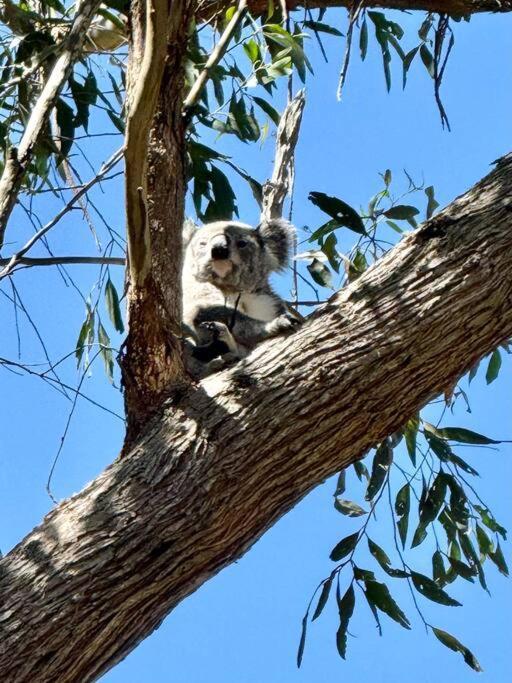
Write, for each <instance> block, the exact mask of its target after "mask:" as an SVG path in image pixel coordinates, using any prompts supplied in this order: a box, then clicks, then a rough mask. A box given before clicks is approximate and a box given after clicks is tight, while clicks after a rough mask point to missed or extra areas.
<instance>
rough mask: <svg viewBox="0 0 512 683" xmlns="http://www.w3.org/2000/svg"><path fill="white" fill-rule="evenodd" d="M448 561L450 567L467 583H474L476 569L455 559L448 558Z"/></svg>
mask: <svg viewBox="0 0 512 683" xmlns="http://www.w3.org/2000/svg"><path fill="white" fill-rule="evenodd" d="M448 561H449V562H450V566H451V568H452V569H453V571H454V572H455V573H456V574H458V575H459V576H461V577H462V578H463V579H466V581H469V582H470V583H474V576H475V575H476V574H477V571H476V569H473V568H472V567H470V566H469V565H467V564H466V563H465V562H462V561H461V560H456V559H455V558H454V557H448Z"/></svg>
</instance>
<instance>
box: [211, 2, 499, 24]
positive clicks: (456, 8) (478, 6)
mask: <svg viewBox="0 0 512 683" xmlns="http://www.w3.org/2000/svg"><path fill="white" fill-rule="evenodd" d="M284 1H285V2H286V6H287V8H288V10H289V11H293V10H296V9H299V8H301V7H306V6H307V7H308V8H309V9H318V8H329V7H346V8H348V9H350V8H351V7H352V5H353V4H354V3H353V0H284ZM364 5H365V6H366V7H370V8H382V9H399V10H400V9H403V10H420V11H426V12H438V13H445V14H458V15H461V14H462V15H469V14H475V13H478V12H510V11H512V1H511V0H365V2H364ZM225 6H226V3H225V2H224V0H209V1H207V2H204V3H202V4H201V5H200V7H199V12H198V13H199V18H200V19H201V20H208V19H211V18H212V17H213V16H215V14H216V13H217V12H219V11H221V10H222V9H223V8H225ZM248 6H249V11H250V12H251V14H253V15H256V16H257V15H260V14H264V13H265V12H267V11H268V2H267V0H249V1H248Z"/></svg>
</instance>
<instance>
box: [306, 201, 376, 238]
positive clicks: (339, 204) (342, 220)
mask: <svg viewBox="0 0 512 683" xmlns="http://www.w3.org/2000/svg"><path fill="white" fill-rule="evenodd" d="M308 199H309V201H310V202H312V203H313V204H314V205H315V206H318V208H319V209H321V210H322V211H323V212H324V213H326V214H327V215H328V216H331V218H334V220H335V221H336V222H337V223H338V226H337V227H346V228H349V230H353V231H354V232H356V233H358V234H359V235H366V230H365V228H364V224H363V221H362V220H361V217H360V216H359V214H358V213H357V211H355V210H354V209H353V208H352V207H351V206H350V205H349V204H347V203H346V202H344V201H342V200H341V199H338V198H337V197H330V196H329V195H326V194H324V193H323V192H310V193H309V196H308ZM317 232H318V231H317ZM316 239H318V236H317V235H316V233H313V235H312V236H311V237H310V240H309V241H310V242H312V241H314V240H316Z"/></svg>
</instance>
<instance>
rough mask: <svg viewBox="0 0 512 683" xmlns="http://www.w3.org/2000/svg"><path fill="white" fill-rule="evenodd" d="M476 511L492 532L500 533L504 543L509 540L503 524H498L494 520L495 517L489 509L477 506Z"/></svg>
mask: <svg viewBox="0 0 512 683" xmlns="http://www.w3.org/2000/svg"><path fill="white" fill-rule="evenodd" d="M474 507H475V510H476V511H477V512H478V514H479V515H480V518H481V520H482V522H483V523H484V524H485V526H486V527H487V528H488V529H490V530H491V531H494V532H495V533H498V534H500V535H501V537H502V538H503V540H504V541H506V540H507V530H506V529H505V528H504V527H502V526H501V524H498V522H497V521H496V520H495V519H494V517H493V516H492V514H491V511H490V510H488V509H487V508H483V507H481V506H480V505H475V506H474Z"/></svg>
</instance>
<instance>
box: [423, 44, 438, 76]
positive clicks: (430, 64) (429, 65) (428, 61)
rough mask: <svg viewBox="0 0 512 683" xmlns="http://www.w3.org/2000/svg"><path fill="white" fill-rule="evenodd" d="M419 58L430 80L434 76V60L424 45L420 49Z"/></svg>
mask: <svg viewBox="0 0 512 683" xmlns="http://www.w3.org/2000/svg"><path fill="white" fill-rule="evenodd" d="M420 57H421V61H422V62H423V64H424V65H425V68H426V69H427V71H428V73H429V76H430V77H431V78H434V76H435V67H434V58H433V57H432V53H431V52H430V50H429V49H428V47H427V46H426V44H425V43H423V45H422V46H421V47H420Z"/></svg>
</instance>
